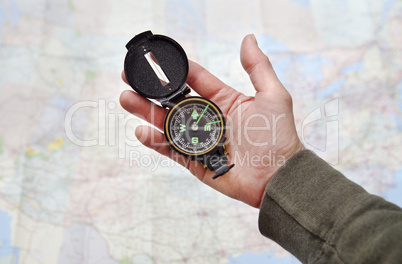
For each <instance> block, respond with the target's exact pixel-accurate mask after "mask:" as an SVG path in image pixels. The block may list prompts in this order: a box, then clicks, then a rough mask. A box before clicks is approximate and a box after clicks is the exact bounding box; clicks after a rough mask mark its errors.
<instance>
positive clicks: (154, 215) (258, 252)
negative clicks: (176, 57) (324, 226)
mask: <svg viewBox="0 0 402 264" xmlns="http://www.w3.org/2000/svg"><path fill="white" fill-rule="evenodd" d="M401 29H402V1H400V0H339V1H330V0H267V1H257V0H249V1H241V0H219V1H211V0H189V1H179V0H152V1H139V0H132V1H111V0H99V1H95V0H85V1H77V0H37V1H28V0H4V1H1V2H0V45H1V48H0V116H1V118H0V264H31V263H32V264H34V263H35V264H37V263H45V264H47V263H49V264H50V263H58V264H67V263H68V264H79V263H86V264H95V263H96V264H143V263H144V264H148V263H154V264H164V263H175V264H181V263H185V264H198V263H199V264H205V263H214V264H215V263H219V264H246V263H247V264H251V263H257V264H259V263H300V262H299V261H298V260H297V259H296V258H295V257H293V256H292V255H291V254H290V253H288V252H287V251H285V250H284V249H283V248H281V247H280V246H279V245H277V244H276V243H275V242H273V241H271V240H269V239H267V238H265V237H263V236H262V235H261V234H260V233H259V231H258V226H257V219H258V213H259V211H258V210H257V209H254V208H251V207H249V206H247V205H245V204H243V203H241V202H238V201H235V200H232V199H230V198H228V197H225V196H224V195H222V194H220V193H218V192H216V191H215V190H213V189H211V188H209V187H208V186H205V185H203V184H201V183H200V182H199V181H198V180H197V179H196V178H195V177H194V176H192V175H191V174H190V173H189V172H188V171H186V170H185V169H184V168H183V167H181V166H179V165H177V164H175V163H174V162H172V161H170V160H168V159H167V158H164V157H161V156H159V155H158V154H157V153H156V152H154V151H152V150H150V149H147V148H146V147H144V146H142V145H141V144H140V143H139V141H138V140H137V139H136V138H135V136H134V129H135V127H136V126H138V125H139V124H145V122H144V121H141V120H139V119H138V118H135V117H133V116H132V115H130V114H128V113H127V112H126V111H124V110H123V109H122V108H121V106H120V104H119V95H120V93H121V92H122V91H124V90H126V89H130V87H128V86H127V85H126V84H125V83H123V82H122V80H121V77H120V74H121V71H122V70H123V62H124V57H125V54H126V49H125V44H126V43H127V42H128V40H130V39H131V38H132V37H133V36H134V35H136V34H138V33H140V32H143V31H145V30H152V32H153V33H155V34H163V35H167V36H170V37H172V38H173V39H175V40H176V41H177V42H178V43H180V44H181V45H182V47H183V48H184V50H185V51H186V53H187V56H188V57H189V58H190V59H192V60H194V61H197V62H198V63H199V64H201V65H203V66H204V67H205V68H207V69H208V70H209V71H210V72H212V73H213V74H214V75H216V76H218V77H219V78H220V79H222V80H223V81H224V82H226V83H227V84H229V85H230V86H232V87H234V88H236V89H237V90H239V91H242V92H243V93H245V94H247V95H253V94H254V93H255V92H254V89H253V87H252V85H251V83H250V81H249V78H248V76H247V74H246V73H245V72H244V70H243V69H242V67H241V64H240V55H239V51H240V44H241V41H242V39H243V37H244V36H245V35H247V34H250V33H253V34H255V36H256V38H257V40H258V43H259V46H260V48H261V49H262V50H263V51H264V52H265V53H266V54H267V55H268V56H269V57H270V60H271V62H272V64H273V66H274V68H275V70H276V72H277V74H278V77H279V78H280V80H281V81H282V82H283V84H284V85H285V87H286V88H287V89H288V90H289V92H290V93H291V95H292V97H293V102H294V107H293V109H294V112H295V120H296V126H297V130H298V133H299V136H300V138H301V140H302V141H303V143H304V144H305V146H306V147H308V148H309V149H311V150H313V151H315V152H316V153H317V154H318V155H319V156H321V157H322V158H323V159H325V160H326V161H327V162H329V163H330V164H331V165H333V166H334V167H335V168H336V169H338V170H340V171H341V172H342V173H344V174H345V176H347V177H348V178H349V179H351V180H353V181H354V182H356V183H358V184H360V185H362V186H363V187H364V188H365V189H366V190H367V191H369V192H371V193H373V194H376V195H380V196H382V197H384V198H385V199H386V200H388V201H390V202H393V203H395V204H397V205H399V206H402V156H401V153H402V34H401Z"/></svg>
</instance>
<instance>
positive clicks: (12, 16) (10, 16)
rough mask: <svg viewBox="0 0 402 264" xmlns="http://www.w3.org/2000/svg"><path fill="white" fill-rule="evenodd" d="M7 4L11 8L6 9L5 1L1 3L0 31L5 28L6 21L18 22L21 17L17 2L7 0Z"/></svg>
mask: <svg viewBox="0 0 402 264" xmlns="http://www.w3.org/2000/svg"><path fill="white" fill-rule="evenodd" d="M7 2H8V3H7V6H8V7H9V10H7V11H5V10H4V6H5V5H6V4H5V3H1V4H0V33H1V31H2V28H3V24H4V22H9V23H12V24H17V22H18V21H19V19H20V14H19V12H18V9H17V5H16V4H15V2H14V1H11V0H8V1H7Z"/></svg>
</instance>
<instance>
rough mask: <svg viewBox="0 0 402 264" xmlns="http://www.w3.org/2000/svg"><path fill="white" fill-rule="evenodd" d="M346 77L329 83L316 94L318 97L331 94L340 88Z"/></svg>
mask: <svg viewBox="0 0 402 264" xmlns="http://www.w3.org/2000/svg"><path fill="white" fill-rule="evenodd" d="M345 82H346V79H341V80H338V81H336V82H333V83H331V84H330V85H328V86H327V87H326V88H325V90H324V91H322V92H321V93H319V94H317V97H318V98H325V97H329V96H331V95H332V94H333V93H335V92H336V91H338V90H339V89H341V88H342V86H343V85H344V84H345Z"/></svg>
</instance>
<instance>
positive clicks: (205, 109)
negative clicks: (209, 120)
mask: <svg viewBox="0 0 402 264" xmlns="http://www.w3.org/2000/svg"><path fill="white" fill-rule="evenodd" d="M208 106H209V104H207V106H206V107H205V109H204V111H202V113H201V115H200V118H198V120H197V124H198V122H200V120H201V117H202V116H203V115H204V113H205V111H207V108H208Z"/></svg>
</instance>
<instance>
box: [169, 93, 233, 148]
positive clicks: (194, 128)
mask: <svg viewBox="0 0 402 264" xmlns="http://www.w3.org/2000/svg"><path fill="white" fill-rule="evenodd" d="M224 130H225V121H224V118H223V114H222V112H221V111H220V110H219V108H218V107H217V106H216V105H215V104H214V103H212V102H211V101H209V100H207V99H205V98H200V97H189V98H186V99H184V100H182V101H180V102H179V103H178V104H177V105H175V106H174V107H173V108H172V109H171V110H170V111H169V112H168V114H167V116H166V119H165V136H166V139H167V140H168V142H170V144H171V145H172V147H173V148H175V149H176V150H177V151H179V152H180V153H182V154H185V155H189V156H198V155H204V154H206V153H208V152H210V151H211V150H213V149H214V148H215V147H216V146H217V145H218V144H219V142H220V141H221V139H222V137H223V134H224Z"/></svg>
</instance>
